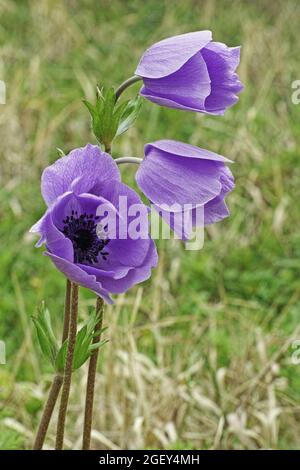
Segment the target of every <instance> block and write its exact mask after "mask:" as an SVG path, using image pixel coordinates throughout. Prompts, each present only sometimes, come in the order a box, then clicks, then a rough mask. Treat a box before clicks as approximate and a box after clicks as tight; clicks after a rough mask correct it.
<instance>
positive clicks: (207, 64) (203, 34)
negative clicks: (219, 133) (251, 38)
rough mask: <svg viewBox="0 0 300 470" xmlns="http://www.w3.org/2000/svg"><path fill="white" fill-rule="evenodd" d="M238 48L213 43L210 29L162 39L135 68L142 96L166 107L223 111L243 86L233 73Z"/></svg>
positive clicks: (198, 110) (206, 111)
mask: <svg viewBox="0 0 300 470" xmlns="http://www.w3.org/2000/svg"><path fill="white" fill-rule="evenodd" d="M239 61H240V47H227V46H226V45H225V44H223V43H220V42H212V34H211V32H210V31H196V32H192V33H187V34H181V35H179V36H174V37H171V38H168V39H164V40H163V41H160V42H158V43H156V44H154V45H153V46H151V47H150V48H149V49H147V50H146V52H145V53H144V54H143V56H142V58H141V60H140V62H139V65H138V67H137V69H136V71H135V73H136V75H139V76H140V77H142V79H143V82H144V86H143V87H142V89H141V92H140V93H141V95H142V96H144V97H145V98H147V99H148V100H150V101H152V102H154V103H157V104H159V105H161V106H167V107H169V108H177V109H185V110H188V111H197V112H201V113H208V114H224V112H225V110H226V109H227V108H228V107H230V106H232V105H234V104H235V103H236V102H237V100H238V97H237V94H238V93H239V92H240V91H241V90H242V89H243V85H242V83H241V82H240V80H239V77H238V75H237V74H236V73H235V71H236V68H237V66H238V65H239Z"/></svg>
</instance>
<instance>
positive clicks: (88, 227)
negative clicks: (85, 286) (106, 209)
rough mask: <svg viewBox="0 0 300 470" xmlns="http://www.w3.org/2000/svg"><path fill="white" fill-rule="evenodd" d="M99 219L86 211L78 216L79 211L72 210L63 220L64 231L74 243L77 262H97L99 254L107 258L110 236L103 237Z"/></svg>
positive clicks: (75, 260)
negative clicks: (100, 232) (98, 228)
mask: <svg viewBox="0 0 300 470" xmlns="http://www.w3.org/2000/svg"><path fill="white" fill-rule="evenodd" d="M98 219H99V217H97V216H94V215H93V214H86V213H84V214H81V215H80V216H78V214H77V211H72V213H71V215H70V216H67V217H66V218H65V219H64V220H63V223H64V227H63V230H62V232H63V233H64V235H65V236H66V237H67V238H69V239H70V240H71V242H72V243H73V248H74V262H75V263H89V264H93V263H97V261H98V256H99V254H100V255H101V256H102V259H104V260H106V259H107V256H108V252H107V251H105V247H106V245H107V244H108V243H109V238H106V237H105V236H104V234H102V236H103V238H101V235H100V234H99V230H97V223H98V222H97V220H98Z"/></svg>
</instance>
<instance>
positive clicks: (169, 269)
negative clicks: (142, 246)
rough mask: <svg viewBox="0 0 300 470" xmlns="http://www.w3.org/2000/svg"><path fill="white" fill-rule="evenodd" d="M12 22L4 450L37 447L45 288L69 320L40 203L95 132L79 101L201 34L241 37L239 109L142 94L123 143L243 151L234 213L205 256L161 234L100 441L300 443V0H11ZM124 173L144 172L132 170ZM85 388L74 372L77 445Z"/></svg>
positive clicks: (125, 305) (120, 305)
mask: <svg viewBox="0 0 300 470" xmlns="http://www.w3.org/2000/svg"><path fill="white" fill-rule="evenodd" d="M0 17H1V21H0V79H2V80H4V81H5V82H6V86H7V104H6V105H0V159H1V162H0V164H1V167H0V204H1V205H0V243H1V245H0V246H1V250H0V267H1V269H0V286H1V296H0V339H2V340H4V341H5V343H6V348H7V364H6V365H0V449H7V448H30V445H31V441H32V438H33V432H34V429H35V428H36V427H37V424H38V417H39V414H40V411H41V407H42V403H43V400H44V399H45V397H46V393H47V390H48V387H49V380H50V378H51V369H50V368H49V367H48V365H47V364H46V363H45V362H44V360H43V358H42V357H41V354H40V351H39V348H38V345H37V340H36V337H35V334H34V331H33V326H32V323H31V320H30V316H31V315H33V314H35V313H36V308H37V305H38V304H39V303H40V302H41V301H42V300H45V301H46V303H47V305H48V307H49V309H50V311H51V313H52V316H53V319H54V323H55V327H56V330H57V333H58V334H59V331H60V329H61V323H62V310H63V300H64V279H63V277H62V276H61V275H60V274H59V273H58V272H57V271H56V270H55V269H54V267H53V266H52V264H51V262H50V261H49V260H48V259H46V258H45V257H43V255H42V253H41V251H40V252H39V251H38V250H36V249H35V248H34V238H33V237H32V236H30V235H29V234H28V229H29V227H30V226H31V225H32V224H33V223H34V222H35V221H36V220H37V218H38V217H40V216H41V214H42V213H43V211H44V209H45V207H44V203H43V201H42V198H41V195H40V187H39V184H40V183H39V181H40V174H41V171H42V170H43V168H44V167H45V166H46V165H47V164H49V163H51V162H53V161H55V159H56V158H57V152H56V150H55V149H56V147H59V148H61V149H63V150H64V151H65V152H67V151H69V150H70V149H72V148H74V147H77V146H83V145H85V144H86V143H87V142H95V140H94V138H93V136H92V134H91V131H90V123H89V117H88V114H87V111H86V109H85V108H84V106H83V104H82V103H81V99H82V98H88V99H93V96H94V90H95V85H96V84H98V85H106V86H110V85H115V86H117V85H118V84H120V82H122V81H123V80H124V79H126V78H127V77H128V76H130V75H132V74H133V72H134V70H135V67H136V64H137V62H138V60H139V58H140V56H141V54H142V53H143V51H144V50H145V48H147V47H148V46H150V45H151V44H152V43H153V42H156V41H158V40H160V39H162V38H164V37H167V36H171V35H175V34H180V33H184V32H188V31H194V30H201V29H210V30H212V31H213V36H214V39H215V40H216V41H221V42H225V43H226V44H228V45H239V44H241V45H242V54H241V65H240V68H239V73H240V75H241V79H242V81H243V82H244V84H245V91H244V92H243V93H242V94H241V96H240V101H239V102H238V104H237V105H236V106H234V107H233V108H231V109H230V110H228V112H227V113H226V115H225V116H224V117H213V116H204V115H196V114H193V113H184V112H181V111H176V110H168V109H164V108H160V107H158V106H155V105H153V104H151V103H148V102H144V104H143V108H142V111H141V115H140V117H139V120H138V122H137V124H136V126H135V128H133V129H131V130H130V131H129V132H128V133H126V134H125V135H123V136H121V137H119V138H118V139H117V140H116V142H115V144H114V148H113V154H114V156H125V155H135V156H141V155H142V152H143V145H144V143H145V142H149V141H152V140H156V139H160V138H171V139H178V140H183V141H187V142H190V143H192V144H194V145H199V146H200V147H204V148H208V149H210V150H213V151H216V152H218V153H221V154H223V155H225V156H227V157H228V158H231V159H233V160H234V161H235V164H234V166H233V167H232V170H233V172H234V174H235V177H236V189H235V191H234V193H232V195H230V197H229V198H228V203H229V206H230V210H231V217H230V218H228V219H227V220H225V221H223V222H221V223H219V224H217V225H215V226H213V227H210V228H209V229H207V230H206V235H205V237H206V239H205V245H204V248H203V250H201V251H199V252H193V251H192V252H188V251H185V250H184V249H183V247H182V245H181V244H180V243H179V242H175V241H174V242H167V241H165V242H160V243H159V244H158V245H159V252H160V264H159V267H158V268H157V270H156V271H155V272H154V274H153V277H152V279H151V280H150V281H148V282H147V283H145V284H143V285H142V286H141V287H135V288H133V289H132V290H131V291H130V292H129V293H128V294H126V296H121V297H120V298H119V299H118V300H117V305H116V307H115V308H112V309H111V308H110V309H108V310H107V314H106V325H107V326H109V329H108V332H107V338H108V339H109V343H108V346H105V347H104V349H103V354H102V359H103V361H102V365H101V366H100V370H99V377H98V378H99V403H96V406H98V408H96V417H95V429H96V431H97V430H98V432H99V433H100V434H101V436H103V435H104V436H105V438H103V437H101V436H100V437H99V436H98V437H97V436H94V437H95V439H94V444H93V445H94V447H96V448H113V446H118V447H121V448H136V447H147V448H150V447H155V448H156V447H160V448H225V449H231V448H233V449H239V448H243V449H245V448H265V447H271V448H280V449H283V448H289V449H295V448H300V431H299V426H297V421H299V413H300V408H299V404H300V402H299V398H300V397H299V387H300V365H298V366H297V365H294V364H293V363H292V361H291V356H292V353H293V349H292V342H293V340H295V339H299V338H300V327H299V325H300V322H299V315H300V297H299V296H300V278H299V270H300V233H299V214H300V209H299V199H300V185H299V176H300V169H299V168H300V167H299V157H300V155H299V140H300V126H299V116H300V105H298V106H297V105H293V104H292V101H291V94H292V91H293V90H292V88H291V84H292V82H293V81H294V80H297V79H299V78H300V69H299V54H300V50H299V49H300V47H299V20H300V3H299V2H298V1H296V0H295V1H293V0H287V1H284V0H281V1H280V0H275V1H272V2H271V1H269V0H261V1H258V0H257V1H254V0H253V1H246V0H243V1H242V0H240V1H237V0H233V1H227V0H207V1H202V0H186V1H183V0H181V1H180V0H173V1H167V0H160V1H158V0H157V1H156V0H149V1H141V0H131V1H119V0H113V1H108V0H99V1H96V0H94V1H91V0H81V1H80V2H76V1H71V0H70V1H64V2H61V1H54V0H53V1H52V0H43V1H35V0H32V1H25V0H22V1H8V0H0ZM137 90H138V85H136V86H135V87H133V88H132V90H130V91H129V90H128V92H126V93H127V96H128V97H129V96H133V95H134V93H135V92H136V91H137ZM122 172H123V175H124V179H125V181H128V182H131V181H133V170H131V169H129V168H126V169H125V168H123V169H122ZM81 301H82V306H81V318H85V316H86V315H87V308H88V307H89V306H90V305H92V304H93V302H94V299H93V295H92V294H90V293H88V292H85V291H82V297H81ZM132 312H133V313H132ZM124 358H125V359H126V360H125V359H124ZM105 361H106V362H105ZM126 361H127V362H126ZM147 361H150V362H147ZM105 364H107V365H105ZM141 364H142V365H141ZM110 367H111V368H110ZM126 367H127V368H128V371H127V369H126ZM139 367H141V369H140V368H139ZM142 367H145V368H146V372H145V374H144V372H143V369H142ZM126 371H127V372H128V373H127V372H126ZM132 371H134V372H132ZM136 371H137V372H136ZM140 371H141V373H140ZM135 373H136V374H139V373H140V375H139V379H134V378H133V376H135ZM151 374H152V375H151ZM83 383H84V374H83V375H80V373H78V374H77V375H76V376H75V378H74V384H75V385H74V387H75V392H74V393H73V396H72V403H71V410H70V416H69V422H68V430H67V446H68V447H70V448H74V447H75V448H76V446H78V442H79V441H78V439H79V440H80V429H81V428H80V416H82V406H83V398H82V396H83V393H84V392H83ZM76 390H77V391H78V390H80V391H81V392H80V393H79V395H78V394H77V395H76ZM104 395H105V398H102V399H101V396H102V397H103V396H104ZM80 397H81V398H80ZM138 418H141V420H140V421H139V420H138ZM136 430H137V431H136ZM54 431H55V427H54V426H53V429H52V430H50V436H49V438H48V445H49V446H50V447H51V445H53V436H54ZM51 432H52V434H51ZM105 439H106V440H105Z"/></svg>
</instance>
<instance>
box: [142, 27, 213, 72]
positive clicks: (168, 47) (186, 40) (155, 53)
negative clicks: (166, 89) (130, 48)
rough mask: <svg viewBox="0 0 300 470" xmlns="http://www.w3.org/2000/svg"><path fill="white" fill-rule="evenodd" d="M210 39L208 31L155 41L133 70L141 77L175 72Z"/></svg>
mask: <svg viewBox="0 0 300 470" xmlns="http://www.w3.org/2000/svg"><path fill="white" fill-rule="evenodd" d="M211 39H212V35H211V32H210V31H196V32H193V33H187V34H181V35H179V36H173V37H171V38H167V39H164V40H163V41H160V42H157V43H155V44H154V45H153V46H151V47H150V48H149V49H147V50H146V52H145V53H144V54H143V56H142V58H141V60H140V63H139V64H138V66H137V69H136V71H135V73H136V75H140V76H141V77H143V78H161V77H165V76H167V75H170V74H171V73H173V72H176V70H178V69H179V68H180V67H181V66H182V65H183V64H185V63H186V62H187V61H188V60H189V59H190V58H191V57H193V56H194V55H195V54H196V53H197V52H199V51H200V50H201V49H202V48H203V47H204V46H206V44H208V43H209V42H210V41H211Z"/></svg>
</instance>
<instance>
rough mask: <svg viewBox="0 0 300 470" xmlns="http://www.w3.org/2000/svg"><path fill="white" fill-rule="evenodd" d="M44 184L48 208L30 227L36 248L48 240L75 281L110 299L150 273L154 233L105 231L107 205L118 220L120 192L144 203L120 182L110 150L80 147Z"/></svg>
mask: <svg viewBox="0 0 300 470" xmlns="http://www.w3.org/2000/svg"><path fill="white" fill-rule="evenodd" d="M41 186H42V194H43V197H44V200H45V202H46V204H47V205H48V209H47V211H46V213H45V214H44V216H43V217H42V218H41V219H40V220H39V221H38V222H37V223H36V224H35V225H34V226H33V227H32V228H31V231H32V232H38V233H40V235H41V238H40V240H39V242H38V244H37V246H41V245H42V244H44V243H45V244H46V249H47V251H46V253H45V254H46V255H47V256H49V257H50V258H51V259H52V261H53V263H54V264H55V266H56V267H57V269H59V270H60V271H61V272H63V273H64V274H65V275H66V276H67V277H68V278H69V279H70V280H71V281H72V282H74V283H77V284H79V285H82V286H84V287H87V288H89V289H91V290H92V291H94V292H95V293H97V294H98V295H99V296H101V297H102V298H103V299H105V300H106V301H107V302H111V299H110V294H111V293H121V292H125V291H126V290H128V289H129V288H130V287H131V286H132V285H134V284H136V283H139V282H142V281H144V280H146V279H148V278H149V277H150V275H151V269H152V268H153V267H154V266H155V265H156V264H157V252H156V248H155V245H154V243H153V241H152V240H151V239H150V238H149V237H147V238H146V237H145V238H139V239H132V238H131V237H130V236H128V233H126V234H125V235H124V234H123V236H122V238H121V237H114V238H113V239H110V238H109V233H107V231H106V230H105V229H106V227H103V230H101V217H100V216H99V215H98V214H99V208H101V207H102V206H103V205H104V206H105V207H106V208H108V209H109V210H110V212H111V213H115V214H116V219H117V220H118V216H119V212H118V201H119V198H120V197H121V196H122V197H125V198H126V200H127V204H128V206H132V205H134V204H138V205H141V204H142V203H141V200H140V198H139V196H138V195H137V194H136V193H135V191H133V190H132V189H130V188H129V187H128V186H126V185H125V184H123V183H121V181H120V174H119V170H118V167H117V165H116V163H115V162H114V160H113V159H112V158H111V156H110V155H109V154H107V153H105V152H102V151H101V150H100V148H99V147H97V146H93V145H87V146H86V147H83V148H78V149H75V150H73V151H72V152H70V153H69V155H67V156H64V157H62V158H60V159H59V160H57V161H56V162H55V163H54V164H53V165H51V166H49V167H48V168H46V169H45V171H44V172H43V175H42V185H41ZM128 219H129V222H130V217H128ZM102 220H104V219H102ZM127 229H128V225H127Z"/></svg>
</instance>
